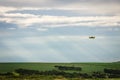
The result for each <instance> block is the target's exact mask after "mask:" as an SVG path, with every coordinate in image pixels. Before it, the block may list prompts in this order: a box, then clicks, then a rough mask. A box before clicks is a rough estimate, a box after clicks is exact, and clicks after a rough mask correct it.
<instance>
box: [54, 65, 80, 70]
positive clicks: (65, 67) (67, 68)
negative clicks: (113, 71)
mask: <svg viewBox="0 0 120 80" xmlns="http://www.w3.org/2000/svg"><path fill="white" fill-rule="evenodd" d="M54 67H55V68H57V69H59V70H74V71H81V70H82V68H81V67H74V66H57V65H56V66H54Z"/></svg>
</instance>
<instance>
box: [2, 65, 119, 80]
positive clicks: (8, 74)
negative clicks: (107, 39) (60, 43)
mask: <svg viewBox="0 0 120 80" xmlns="http://www.w3.org/2000/svg"><path fill="white" fill-rule="evenodd" d="M12 78H14V79H15V80H17V79H18V80H19V79H20V78H23V79H28V80H29V79H30V80H55V79H56V80H85V79H86V78H87V79H88V78H91V79H92V80H96V78H98V80H104V79H105V80H110V78H116V79H112V80H117V79H118V80H119V78H120V63H1V64H0V80H5V79H7V80H8V79H12ZM46 78H47V79H46ZM101 78H102V79H101ZM91 79H90V80H91Z"/></svg>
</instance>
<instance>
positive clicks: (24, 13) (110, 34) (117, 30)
mask: <svg viewBox="0 0 120 80" xmlns="http://www.w3.org/2000/svg"><path fill="white" fill-rule="evenodd" d="M89 36H95V39H89ZM116 61H120V0H0V62H116Z"/></svg>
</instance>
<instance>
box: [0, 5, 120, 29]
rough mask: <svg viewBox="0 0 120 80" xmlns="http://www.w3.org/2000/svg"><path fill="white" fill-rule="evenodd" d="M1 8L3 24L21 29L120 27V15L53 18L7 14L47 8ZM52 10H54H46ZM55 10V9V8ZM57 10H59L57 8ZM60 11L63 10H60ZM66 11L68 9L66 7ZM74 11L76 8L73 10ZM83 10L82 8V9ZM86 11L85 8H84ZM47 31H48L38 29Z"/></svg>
mask: <svg viewBox="0 0 120 80" xmlns="http://www.w3.org/2000/svg"><path fill="white" fill-rule="evenodd" d="M0 8H1V14H0V16H1V18H0V21H1V22H6V23H11V24H16V25H18V26H19V27H20V28H27V27H30V26H33V25H34V24H39V25H41V26H42V27H65V26H90V27H96V26H120V15H114V16H70V17H69V16H52V15H35V14H28V13H27V14H25V13H24V14H23V13H12V12H11V13H7V12H9V11H15V10H25V9H27V10H29V9H33V10H34V9H35V10H39V9H45V8H31V7H24V8H13V7H2V6H0ZM47 9H51V10H52V8H46V10H47ZM53 9H54V8H53ZM56 9H57V8H56ZM58 9H63V8H62V7H61V8H58ZM65 9H67V8H66V7H65ZM71 9H73V10H74V8H71ZM76 9H78V8H76ZM81 9H82V8H81ZM83 9H84V8H83ZM68 10H69V9H68ZM37 30H41V31H46V29H37Z"/></svg>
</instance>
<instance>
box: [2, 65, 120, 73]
mask: <svg viewBox="0 0 120 80" xmlns="http://www.w3.org/2000/svg"><path fill="white" fill-rule="evenodd" d="M55 65H62V66H76V67H81V68H82V71H81V72H84V73H91V72H93V71H103V69H104V68H112V69H120V63H0V72H11V71H14V70H15V69H18V68H24V69H32V70H40V71H46V70H53V69H56V68H55V67H54V66H55Z"/></svg>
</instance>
